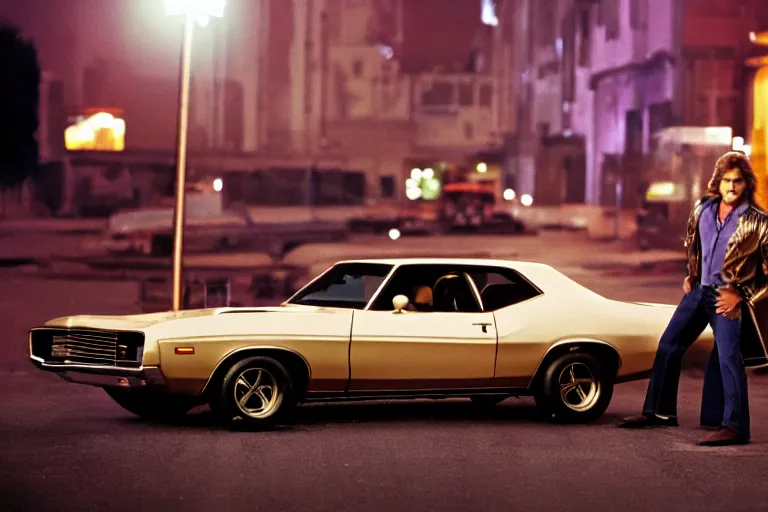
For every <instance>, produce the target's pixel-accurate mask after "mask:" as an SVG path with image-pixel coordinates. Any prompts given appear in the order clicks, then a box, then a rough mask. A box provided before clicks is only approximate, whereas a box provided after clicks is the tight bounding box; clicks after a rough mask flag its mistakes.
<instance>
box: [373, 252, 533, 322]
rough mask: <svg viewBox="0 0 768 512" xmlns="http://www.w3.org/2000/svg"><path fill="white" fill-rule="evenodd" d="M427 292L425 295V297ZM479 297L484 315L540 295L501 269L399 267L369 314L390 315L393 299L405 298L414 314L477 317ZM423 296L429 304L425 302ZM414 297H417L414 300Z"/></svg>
mask: <svg viewBox="0 0 768 512" xmlns="http://www.w3.org/2000/svg"><path fill="white" fill-rule="evenodd" d="M424 288H428V289H429V290H428V293H427V294H425V293H424ZM477 294H479V296H480V298H481V300H482V303H483V311H495V310H497V309H501V308H504V307H507V306H511V305H513V304H517V303H519V302H522V301H524V300H528V299H530V298H533V297H536V296H538V295H540V294H541V291H539V289H538V288H536V287H535V286H534V285H532V284H531V283H530V282H529V281H527V280H526V279H525V278H524V277H522V276H521V275H520V274H519V273H518V272H516V271H514V270H512V269H508V268H504V267H487V266H480V265H451V264H424V265H420V264H414V265H403V266H401V267H399V268H398V269H397V270H396V271H395V273H394V275H393V276H392V279H391V280H390V281H389V282H388V283H387V285H386V287H385V288H384V289H383V290H382V291H381V293H380V294H379V296H378V297H377V298H376V301H375V302H374V303H373V304H372V305H371V309H372V310H376V311H391V310H392V309H393V308H394V306H393V305H392V299H393V298H394V297H395V295H405V296H407V297H408V300H409V303H410V304H413V305H415V306H416V307H415V310H416V311H422V312H456V313H476V312H479V311H480V307H479V304H478V303H477ZM424 295H427V296H429V298H430V300H428V301H425V300H424V298H423V297H424ZM417 296H420V297H419V299H418V300H417Z"/></svg>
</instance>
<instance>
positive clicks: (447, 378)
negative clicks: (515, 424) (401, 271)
mask: <svg viewBox="0 0 768 512" xmlns="http://www.w3.org/2000/svg"><path fill="white" fill-rule="evenodd" d="M396 274H397V272H396ZM395 277H397V276H395ZM394 279H395V278H393V280H394ZM457 279H462V280H466V284H467V286H468V287H472V289H473V290H474V287H473V285H472V284H471V282H470V281H469V278H468V276H466V275H463V276H457ZM462 286H464V285H463V284H462ZM435 288H437V285H435ZM476 293H477V292H476V290H474V294H475V295H476ZM387 298H388V297H387ZM457 309H458V311H453V312H450V311H431V312H422V311H402V312H397V311H394V307H392V309H391V310H388V311H382V310H371V309H366V310H363V311H355V314H354V317H353V320H352V342H351V348H350V369H351V380H350V391H351V392H361V391H414V390H447V389H458V388H464V387H482V386H488V385H490V383H491V381H492V379H493V376H494V366H495V358H496V343H497V336H496V326H495V324H494V317H493V313H486V312H483V311H481V308H480V306H479V300H478V302H477V307H476V308H468V307H458V308H457ZM469 309H474V311H468V310H469Z"/></svg>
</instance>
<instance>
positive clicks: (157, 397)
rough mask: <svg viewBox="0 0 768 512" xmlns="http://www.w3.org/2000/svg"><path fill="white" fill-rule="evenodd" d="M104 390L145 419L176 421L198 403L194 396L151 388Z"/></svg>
mask: <svg viewBox="0 0 768 512" xmlns="http://www.w3.org/2000/svg"><path fill="white" fill-rule="evenodd" d="M104 391H106V392H107V395H109V396H110V398H112V400H114V401H115V402H117V404H118V405H119V406H120V407H122V408H123V409H125V410H126V411H128V412H130V413H133V414H135V415H136V416H139V417H141V418H144V419H148V420H152V421H158V422H163V423H165V422H174V421H178V420H179V419H181V418H183V417H184V416H185V415H186V414H187V412H189V410H190V409H192V408H193V407H195V406H196V405H197V404H198V401H197V400H196V399H195V398H194V397H188V396H181V395H171V394H168V393H164V392H162V391H156V390H150V389H126V388H117V387H111V386H110V387H105V388H104Z"/></svg>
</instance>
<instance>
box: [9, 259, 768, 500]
mask: <svg viewBox="0 0 768 512" xmlns="http://www.w3.org/2000/svg"><path fill="white" fill-rule="evenodd" d="M547 250H548V251H553V250H554V251H557V250H560V249H557V248H552V247H547ZM0 274H1V275H0V279H2V282H3V287H2V294H0V326H2V327H0V332H1V333H2V336H0V511H6V510H7V511H57V510H60V511H75V510H99V511H108V510H120V511H122V510H130V511H142V510H172V509H174V508H178V509H179V510H185V511H187V510H188V511H198V510H200V511H214V510H233V511H238V510H249V511H253V510H270V511H271V510H302V511H305V510H312V511H324V510H329V511H330V510H334V511H338V510H345V511H346V510H365V511H373V510H393V511H394V510H398V511H403V510H419V511H422V510H441V511H442V510H449V511H452V510H462V511H465V510H492V511H493V510H504V511H508V510H555V509H556V510H564V511H566V510H575V511H580V510H585V511H586V510H589V511H593V510H625V511H635V510H637V511H641V510H642V511H646V510H678V511H681V510H697V511H709V510H712V511H720V510H728V511H740V510H755V511H757V510H766V509H768V498H766V495H765V489H766V487H768V457H766V454H768V393H767V392H766V391H768V379H766V378H763V377H760V376H751V377H750V386H751V393H750V398H751V408H752V423H753V443H752V444H750V445H748V446H743V447H725V448H703V447H698V446H696V444H695V442H696V440H697V439H699V438H700V437H701V436H703V435H704V434H705V433H706V432H704V431H702V430H700V429H699V428H697V419H698V407H699V402H700V393H701V380H700V378H699V377H697V376H696V375H695V374H694V375H691V374H686V375H685V376H684V377H683V380H682V383H681V389H680V415H681V423H682V425H681V427H680V428H676V429H663V430H661V429H659V430H652V431H626V430H621V429H617V428H615V427H614V426H613V424H614V423H615V421H617V420H618V419H619V418H620V417H621V416H623V415H626V414H634V413H636V412H637V411H639V409H640V407H641V404H642V400H643V397H644V392H645V386H646V384H647V381H645V380H643V381H639V382H634V383H627V384H622V385H619V386H618V387H617V388H616V392H615V394H614V398H613V401H612V404H611V407H610V408H609V409H608V412H607V413H606V415H605V416H604V417H603V418H602V419H601V420H600V421H598V422H597V423H595V424H591V425H576V426H562V425H553V424H549V423H547V422H546V421H544V420H542V419H541V418H539V416H538V415H537V413H536V409H535V407H534V405H533V401H532V400H530V399H509V400H507V401H505V402H503V403H501V404H500V405H498V406H496V407H494V408H490V409H487V410H483V409H477V408H476V407H473V406H472V405H471V404H470V403H469V401H467V400H459V399H456V400H446V401H426V400H423V401H413V402H386V403H355V404H328V405H313V406H305V407H301V408H300V409H299V411H298V412H297V422H296V424H295V425H294V426H293V427H292V428H288V429H284V430H279V431H274V432H264V433H242V432H232V431H229V430H226V429H223V428H220V427H219V426H218V425H216V424H215V423H214V422H213V421H212V418H211V416H210V414H209V413H208V411H207V409H206V408H204V407H202V408H199V409H197V410H195V411H193V413H192V414H190V415H189V417H188V418H187V420H186V421H185V422H184V423H182V424H180V425H155V424H152V423H148V422H145V421H142V420H140V419H138V418H136V417H135V416H133V415H131V414H130V413H128V412H125V411H123V410H122V409H121V408H120V407H119V406H117V405H116V404H114V403H113V402H112V401H111V400H110V399H109V398H108V397H107V396H106V394H105V393H104V392H103V391H102V390H100V389H98V388H92V387H87V386H81V385H75V384H70V383H67V382H64V381H63V380H61V379H59V378H58V377H56V376H53V375H49V374H45V373H42V372H39V371H37V370H36V369H34V367H32V366H31V364H30V363H28V362H27V361H26V350H27V347H26V332H27V330H28V329H29V327H31V326H33V325H36V324H38V323H40V322H42V321H44V320H46V319H48V318H52V317H55V316H61V315H67V314H74V313H82V312H89V313H106V314H109V313H131V312H136V311H137V306H136V305H135V304H134V303H133V302H134V301H135V299H136V294H137V289H136V286H135V285H134V284H132V283H121V282H77V281H47V280H39V279H34V278H31V277H22V276H19V275H18V274H16V273H14V271H13V270H3V271H2V272H0ZM572 277H573V278H574V279H576V280H577V281H579V282H581V283H582V284H585V285H587V286H590V287H592V288H593V289H595V290H596V291H598V292H600V293H603V294H605V295H607V296H609V297H611V298H617V299H621V300H638V301H654V302H670V301H672V302H674V301H676V300H677V299H678V298H679V295H680V283H679V276H676V275H646V276H634V277H632V276H629V277H627V276H624V277H606V276H603V275H599V274H595V273H590V272H581V271H576V270H573V275H572Z"/></svg>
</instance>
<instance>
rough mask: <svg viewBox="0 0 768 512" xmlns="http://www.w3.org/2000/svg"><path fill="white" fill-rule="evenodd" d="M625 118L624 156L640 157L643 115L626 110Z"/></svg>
mask: <svg viewBox="0 0 768 512" xmlns="http://www.w3.org/2000/svg"><path fill="white" fill-rule="evenodd" d="M625 117H626V120H625V121H626V122H625V133H624V154H625V155H640V154H642V153H643V113H642V111H640V110H628V111H627V113H626V114H625Z"/></svg>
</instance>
